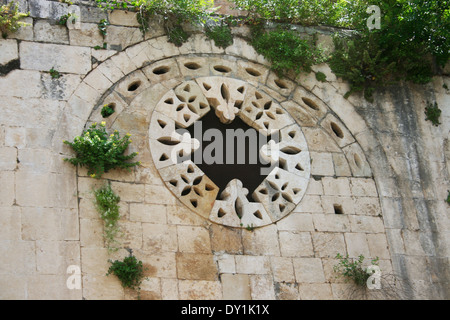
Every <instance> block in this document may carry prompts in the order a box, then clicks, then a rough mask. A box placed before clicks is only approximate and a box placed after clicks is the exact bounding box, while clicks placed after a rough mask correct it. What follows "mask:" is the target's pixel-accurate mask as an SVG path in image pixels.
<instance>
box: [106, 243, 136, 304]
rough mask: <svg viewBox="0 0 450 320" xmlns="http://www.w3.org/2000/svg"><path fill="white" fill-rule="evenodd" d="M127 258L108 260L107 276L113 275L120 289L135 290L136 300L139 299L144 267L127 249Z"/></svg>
mask: <svg viewBox="0 0 450 320" xmlns="http://www.w3.org/2000/svg"><path fill="white" fill-rule="evenodd" d="M129 253H130V254H129V256H128V257H125V258H124V259H123V260H122V261H120V260H115V261H112V260H108V262H110V263H111V266H110V267H109V269H108V272H107V274H106V275H107V276H109V275H110V274H114V275H115V276H116V277H117V278H119V280H120V283H121V284H122V287H124V288H129V289H132V290H136V291H137V293H138V299H139V298H140V295H139V294H140V290H141V284H142V281H143V280H144V279H145V276H144V266H143V263H142V261H140V260H138V259H137V258H136V257H135V256H133V253H132V250H131V249H129Z"/></svg>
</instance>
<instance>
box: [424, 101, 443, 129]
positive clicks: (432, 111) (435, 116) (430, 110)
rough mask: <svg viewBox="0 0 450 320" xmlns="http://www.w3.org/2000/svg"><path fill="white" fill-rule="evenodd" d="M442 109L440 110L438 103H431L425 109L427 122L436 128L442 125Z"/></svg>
mask: <svg viewBox="0 0 450 320" xmlns="http://www.w3.org/2000/svg"><path fill="white" fill-rule="evenodd" d="M441 112H442V111H441V109H439V107H438V104H437V102H435V103H434V104H432V103H431V102H427V106H426V107H425V115H426V118H425V120H428V121H431V123H432V124H433V125H434V126H436V127H437V126H439V125H440V124H441V123H440V122H439V117H440V116H441Z"/></svg>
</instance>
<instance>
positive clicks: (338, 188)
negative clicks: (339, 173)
mask: <svg viewBox="0 0 450 320" xmlns="http://www.w3.org/2000/svg"><path fill="white" fill-rule="evenodd" d="M322 184H323V191H324V195H327V196H347V197H350V196H351V195H352V193H351V191H350V180H349V179H348V178H345V177H338V178H332V177H324V178H322Z"/></svg>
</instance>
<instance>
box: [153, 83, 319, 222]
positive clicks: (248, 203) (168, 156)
mask: <svg viewBox="0 0 450 320" xmlns="http://www.w3.org/2000/svg"><path fill="white" fill-rule="evenodd" d="M211 110H214V112H215V115H216V116H217V117H218V118H219V119H220V121H221V122H222V123H224V124H229V123H231V122H233V121H234V119H235V118H236V117H240V118H241V119H242V120H243V121H244V122H245V123H246V124H248V125H249V126H251V127H252V128H254V129H256V130H259V131H260V132H261V133H263V134H264V135H265V136H268V137H269V139H268V143H266V144H265V145H263V147H262V148H261V149H260V157H261V158H262V159H264V160H265V161H267V162H270V163H271V164H272V165H273V166H272V167H271V168H270V169H269V171H270V172H267V173H266V174H268V175H267V177H266V178H265V179H264V180H263V182H262V183H261V184H260V185H259V186H258V187H257V188H256V189H255V190H252V193H251V195H250V196H249V190H248V189H247V188H246V186H245V185H243V183H242V181H240V180H239V179H233V180H231V181H230V182H229V183H228V184H227V185H226V187H225V189H224V190H222V191H221V192H219V188H218V187H217V185H215V184H214V181H212V180H211V179H210V178H209V177H207V176H206V175H205V174H204V173H203V172H202V171H201V170H200V169H199V167H198V166H197V165H196V164H195V163H194V162H192V159H191V160H188V161H183V162H182V161H181V157H183V156H186V155H189V154H191V153H192V152H193V151H195V150H196V149H197V148H198V147H199V144H200V142H199V141H198V140H197V139H195V137H191V136H190V135H189V134H188V133H183V134H180V133H176V130H177V128H188V127H189V126H191V125H193V124H194V122H195V121H199V120H201V118H202V117H203V116H204V115H206V114H207V113H208V112H210V111H211ZM149 136H150V149H151V153H152V157H153V160H154V162H155V166H156V168H157V169H158V170H159V172H160V175H161V177H162V179H163V181H164V182H165V184H166V185H167V187H168V188H169V189H170V190H171V191H172V192H173V194H174V195H175V196H176V197H178V199H179V200H180V201H181V202H182V203H184V204H185V205H186V206H187V207H189V208H190V209H191V210H193V211H194V212H196V213H198V214H199V215H201V216H202V217H205V218H207V219H209V220H210V221H212V222H215V223H220V224H224V225H227V226H232V227H244V228H245V227H259V226H263V225H267V224H270V223H273V222H276V221H278V220H279V219H281V218H283V217H284V216H286V215H287V214H289V213H290V212H291V211H292V210H293V209H294V208H295V207H296V205H297V204H298V203H299V202H300V201H301V199H302V197H303V195H304V194H305V192H306V188H307V186H308V181H309V177H310V171H311V168H310V156H309V151H308V146H307V143H306V140H305V137H304V135H303V132H302V130H301V128H300V127H299V125H298V124H297V123H296V122H295V120H294V119H293V118H292V117H291V116H290V115H289V113H288V112H287V111H286V110H285V109H284V108H283V107H282V106H281V105H280V104H279V103H278V102H277V101H276V100H274V99H273V98H272V97H271V96H270V95H268V94H267V93H265V92H264V91H263V90H260V89H258V88H257V87H254V86H253V85H251V84H249V83H246V82H244V81H242V80H237V79H233V78H227V77H222V76H212V77H199V78H196V79H194V80H190V81H186V82H183V83H181V84H179V85H178V86H177V87H175V88H174V89H172V90H169V91H168V92H167V93H165V94H164V95H163V96H162V98H161V99H160V101H159V102H158V103H157V104H156V107H155V110H154V111H153V114H152V118H151V121H150V133H149ZM265 169H267V168H265ZM224 174H225V173H224Z"/></svg>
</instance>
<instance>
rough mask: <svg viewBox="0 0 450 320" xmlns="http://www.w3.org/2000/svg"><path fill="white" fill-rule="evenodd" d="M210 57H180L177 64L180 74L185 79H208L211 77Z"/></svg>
mask: <svg viewBox="0 0 450 320" xmlns="http://www.w3.org/2000/svg"><path fill="white" fill-rule="evenodd" d="M209 60H210V59H209V58H208V57H189V56H188V57H184V56H181V57H178V58H177V62H178V66H179V70H180V73H181V74H182V75H183V76H184V77H206V76H209V73H210V70H209V65H210V63H209Z"/></svg>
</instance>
